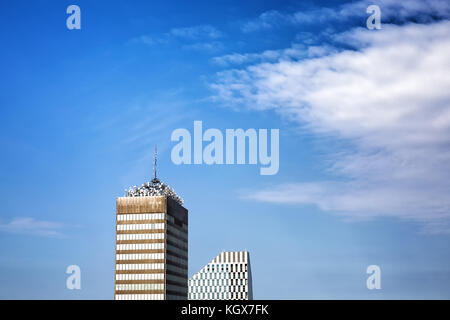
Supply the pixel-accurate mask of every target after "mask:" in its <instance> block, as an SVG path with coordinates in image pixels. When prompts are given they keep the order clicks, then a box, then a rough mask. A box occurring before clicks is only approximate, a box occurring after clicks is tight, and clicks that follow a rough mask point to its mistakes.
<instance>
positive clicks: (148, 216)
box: [117, 213, 164, 221]
mask: <svg viewBox="0 0 450 320" xmlns="http://www.w3.org/2000/svg"><path fill="white" fill-rule="evenodd" d="M157 219H158V220H162V219H164V213H128V214H118V215H117V221H131V220H157Z"/></svg>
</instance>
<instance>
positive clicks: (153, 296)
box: [116, 294, 164, 300]
mask: <svg viewBox="0 0 450 320" xmlns="http://www.w3.org/2000/svg"><path fill="white" fill-rule="evenodd" d="M116 300H164V295H163V294H116Z"/></svg>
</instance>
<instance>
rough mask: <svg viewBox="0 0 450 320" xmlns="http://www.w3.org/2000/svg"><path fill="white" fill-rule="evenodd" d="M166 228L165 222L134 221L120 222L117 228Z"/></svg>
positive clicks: (128, 229)
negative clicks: (130, 222)
mask: <svg viewBox="0 0 450 320" xmlns="http://www.w3.org/2000/svg"><path fill="white" fill-rule="evenodd" d="M155 229H160V230H164V223H139V224H136V223H133V224H118V225H117V230H125V231H130V230H155Z"/></svg>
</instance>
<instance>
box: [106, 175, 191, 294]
mask: <svg viewBox="0 0 450 320" xmlns="http://www.w3.org/2000/svg"><path fill="white" fill-rule="evenodd" d="M182 204H183V200H181V198H179V197H178V196H177V195H176V194H175V192H174V191H173V190H172V189H171V188H170V187H169V186H167V185H165V184H164V183H162V182H161V181H159V180H158V179H157V178H156V177H155V178H154V179H153V180H152V181H151V182H148V183H146V184H144V185H142V187H140V188H138V187H136V186H135V187H134V188H130V189H129V190H127V191H126V194H125V196H124V197H118V198H117V203H116V262H115V275H114V277H115V279H114V299H115V300H185V299H187V293H188V288H187V281H188V279H187V272H188V210H187V209H186V208H184V207H183V205H182Z"/></svg>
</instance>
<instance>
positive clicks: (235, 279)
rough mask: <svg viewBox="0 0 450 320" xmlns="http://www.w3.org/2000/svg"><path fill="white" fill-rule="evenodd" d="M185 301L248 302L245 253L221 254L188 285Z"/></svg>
mask: <svg viewBox="0 0 450 320" xmlns="http://www.w3.org/2000/svg"><path fill="white" fill-rule="evenodd" d="M188 287H189V293H188V299H189V300H252V299H253V289H252V272H251V267H250V254H249V253H248V251H223V252H221V253H220V254H219V255H218V256H217V257H215V258H214V259H212V260H211V262H209V263H208V264H207V265H206V266H204V267H203V268H202V269H201V270H200V271H199V272H197V273H196V274H194V275H193V276H192V277H191V278H190V279H189V282H188Z"/></svg>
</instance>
